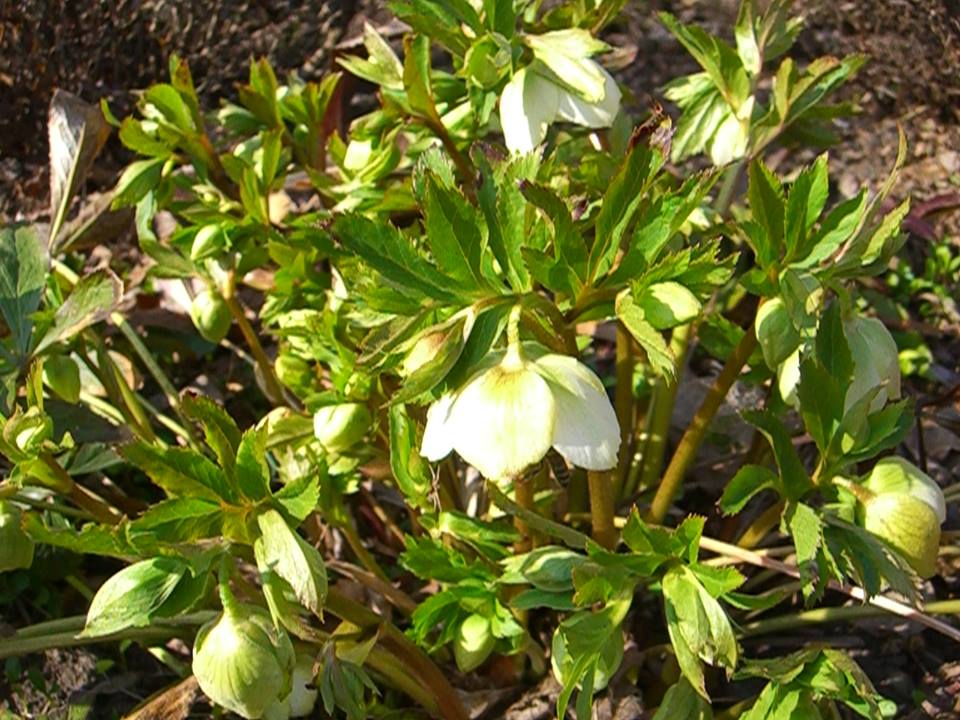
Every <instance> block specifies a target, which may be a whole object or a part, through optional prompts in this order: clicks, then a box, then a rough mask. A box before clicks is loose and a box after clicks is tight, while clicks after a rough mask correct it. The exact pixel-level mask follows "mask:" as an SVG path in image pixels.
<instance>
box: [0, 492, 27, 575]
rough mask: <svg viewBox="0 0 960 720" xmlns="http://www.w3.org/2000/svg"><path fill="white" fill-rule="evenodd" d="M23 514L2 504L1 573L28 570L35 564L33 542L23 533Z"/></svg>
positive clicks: (11, 506)
mask: <svg viewBox="0 0 960 720" xmlns="http://www.w3.org/2000/svg"><path fill="white" fill-rule="evenodd" d="M22 519H23V513H21V512H20V509H19V508H18V507H17V506H16V505H12V504H11V503H8V502H0V572H6V571H7V570H18V569H20V568H28V567H30V565H31V564H32V563H33V540H31V539H30V538H29V536H28V535H27V534H26V533H25V532H24V531H23V525H22Z"/></svg>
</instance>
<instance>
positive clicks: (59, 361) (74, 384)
mask: <svg viewBox="0 0 960 720" xmlns="http://www.w3.org/2000/svg"><path fill="white" fill-rule="evenodd" d="M43 379H44V381H45V382H46V383H47V385H49V386H50V389H51V390H53V391H54V392H55V393H56V394H57V395H58V396H59V397H61V398H62V399H63V400H66V401H67V402H68V403H71V404H74V405H75V404H76V403H77V401H79V400H80V368H79V366H78V365H77V363H76V361H75V360H74V359H73V358H71V357H68V356H66V355H51V356H49V357H47V358H46V359H44V361H43Z"/></svg>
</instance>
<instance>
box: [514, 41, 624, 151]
mask: <svg viewBox="0 0 960 720" xmlns="http://www.w3.org/2000/svg"><path fill="white" fill-rule="evenodd" d="M578 62H579V63H581V64H584V65H586V66H589V67H590V68H591V69H592V70H593V71H594V72H595V73H596V74H597V76H598V77H601V78H602V79H603V85H602V88H600V90H601V91H600V92H599V93H597V95H598V96H599V99H598V100H596V101H591V100H587V99H585V98H584V97H582V96H581V95H579V94H577V93H576V92H575V91H573V90H571V89H569V88H568V87H566V86H565V85H564V84H563V82H562V81H561V80H560V79H558V78H557V77H556V75H554V74H553V73H552V72H551V71H550V70H549V69H548V68H547V67H546V66H545V65H543V64H542V63H540V62H539V61H534V62H533V63H532V64H531V65H529V66H527V67H525V68H523V69H521V70H518V71H517V72H516V73H515V74H514V76H513V78H512V79H511V80H510V82H509V83H507V86H506V87H505V88H504V89H503V94H502V95H501V96H500V125H501V127H502V129H503V139H504V141H505V142H506V145H507V149H508V150H510V151H511V152H515V153H528V152H531V151H532V150H533V149H534V148H536V147H537V145H539V144H540V143H541V142H543V139H544V138H545V137H546V135H547V129H548V128H549V127H550V124H551V123H553V122H556V121H558V120H560V121H566V122H572V123H574V124H576V125H582V126H584V127H589V128H603V127H610V126H611V125H612V124H613V120H614V118H615V117H616V115H617V111H618V110H619V109H620V97H621V96H620V88H619V87H617V83H616V81H615V80H614V79H613V77H612V76H611V75H610V73H608V72H607V71H606V70H604V69H603V67H602V66H601V65H600V64H599V63H597V62H596V61H594V60H591V59H589V58H581V59H579V61H578Z"/></svg>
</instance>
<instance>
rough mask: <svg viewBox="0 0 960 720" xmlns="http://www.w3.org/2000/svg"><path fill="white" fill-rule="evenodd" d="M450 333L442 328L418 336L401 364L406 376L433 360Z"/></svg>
mask: <svg viewBox="0 0 960 720" xmlns="http://www.w3.org/2000/svg"><path fill="white" fill-rule="evenodd" d="M447 337H448V334H447V333H446V332H443V331H441V330H438V331H436V332H431V333H427V334H426V335H422V336H421V337H419V338H417V341H416V342H415V343H414V344H413V347H412V348H410V352H408V353H407V354H406V356H405V357H404V358H403V362H402V363H401V364H400V370H401V372H402V373H403V375H404V377H408V376H410V375H412V374H413V373H415V372H416V371H417V370H419V369H420V368H421V367H423V366H424V365H426V364H427V363H428V362H430V361H431V360H433V359H434V358H435V357H436V356H437V353H438V352H439V351H440V348H442V347H443V344H444V343H445V342H446V341H447Z"/></svg>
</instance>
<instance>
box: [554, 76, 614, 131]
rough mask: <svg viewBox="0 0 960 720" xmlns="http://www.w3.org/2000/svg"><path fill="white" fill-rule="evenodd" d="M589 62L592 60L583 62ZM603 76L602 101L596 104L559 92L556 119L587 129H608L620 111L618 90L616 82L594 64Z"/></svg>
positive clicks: (573, 94)
mask: <svg viewBox="0 0 960 720" xmlns="http://www.w3.org/2000/svg"><path fill="white" fill-rule="evenodd" d="M583 62H591V63H593V60H585V61H583ZM594 65H596V66H597V69H598V70H599V71H600V72H601V73H602V74H603V99H602V100H600V101H599V102H596V103H591V102H587V101H586V100H584V99H582V98H580V97H578V96H577V95H576V94H575V93H572V92H568V91H566V90H560V97H559V101H558V103H557V117H559V118H560V119H561V120H566V121H568V122H572V123H576V124H577V125H583V126H584V127H589V128H602V127H610V126H611V125H613V119H614V118H615V117H616V116H617V111H618V110H619V109H620V88H619V87H617V81H616V80H614V79H613V77H612V76H611V75H610V73H608V72H607V71H606V70H604V69H603V68H602V67H601V66H600V65H599V64H597V63H594Z"/></svg>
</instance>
